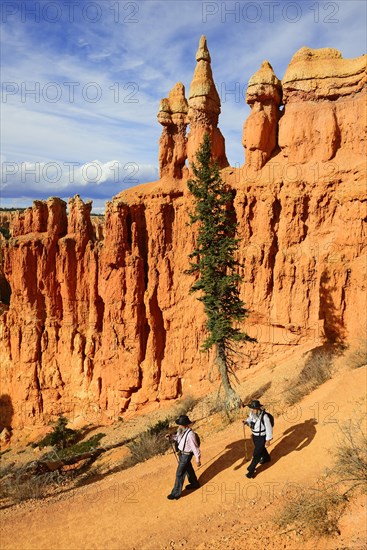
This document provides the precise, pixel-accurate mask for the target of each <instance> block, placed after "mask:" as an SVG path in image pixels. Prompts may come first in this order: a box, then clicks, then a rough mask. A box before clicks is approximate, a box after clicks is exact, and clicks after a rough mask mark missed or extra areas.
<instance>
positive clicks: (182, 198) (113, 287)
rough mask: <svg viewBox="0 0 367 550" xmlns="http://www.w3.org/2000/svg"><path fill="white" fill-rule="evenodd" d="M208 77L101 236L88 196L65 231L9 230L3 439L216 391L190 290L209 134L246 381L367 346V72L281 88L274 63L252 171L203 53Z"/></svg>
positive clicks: (291, 79) (317, 56)
mask: <svg viewBox="0 0 367 550" xmlns="http://www.w3.org/2000/svg"><path fill="white" fill-rule="evenodd" d="M197 62H198V64H197V68H196V70H195V74H194V79H193V82H192V85H191V88H190V94H189V100H188V102H187V101H186V99H185V95H184V87H183V85H182V84H178V85H176V86H175V87H174V89H173V90H172V91H171V93H170V94H169V97H168V98H167V99H166V100H163V101H162V103H161V106H160V111H159V116H158V120H159V122H160V123H161V124H162V125H163V126H164V128H163V134H162V138H161V141H160V152H159V162H160V170H161V176H162V179H161V180H159V181H158V182H153V183H150V184H146V185H141V186H138V187H136V188H133V189H131V190H129V191H125V192H122V193H120V194H119V195H118V196H117V197H115V198H114V199H113V200H112V201H111V202H110V203H108V205H107V209H106V217H105V225H104V227H103V230H102V229H101V224H100V223H99V224H98V225H96V224H92V222H91V204H84V203H83V201H82V200H81V199H80V198H79V197H78V196H76V197H74V198H73V199H71V200H70V201H69V205H68V214H67V213H66V204H65V203H64V201H62V200H60V199H56V198H51V199H49V200H48V201H35V203H34V205H33V207H32V208H30V209H28V210H26V211H25V212H24V213H22V214H19V215H18V216H17V217H16V218H13V219H12V222H11V226H12V227H11V230H12V235H13V237H12V238H11V239H9V240H7V241H5V240H4V239H3V240H2V242H1V244H2V258H3V267H2V269H3V271H1V270H0V278H1V279H2V284H1V286H0V288H1V298H2V301H3V305H2V309H1V311H2V314H1V317H0V360H1V365H2V366H1V394H2V395H1V396H0V405H1V424H2V425H1V426H0V429H1V427H4V426H5V425H9V423H10V424H11V425H12V426H13V427H22V426H25V425H29V424H35V423H37V422H41V423H44V422H46V421H47V420H48V419H50V418H55V416H57V415H59V414H61V413H64V414H66V415H67V416H68V417H75V416H77V415H81V416H84V418H85V419H86V421H87V420H90V418H91V417H93V419H94V420H95V419H96V418H98V419H99V420H100V421H108V420H109V419H116V418H117V417H118V416H119V415H121V414H123V413H124V412H125V411H127V410H129V411H134V410H137V409H140V408H142V407H143V406H144V407H147V406H148V405H149V406H155V405H156V404H157V403H159V402H161V401H164V400H169V399H175V398H176V397H178V396H179V395H182V394H184V395H187V394H195V393H203V392H205V391H207V389H208V387H209V384H210V383H209V381H208V379H207V373H208V369H209V366H208V365H210V361H211V357H210V356H208V355H207V354H202V353H201V352H200V350H199V348H200V345H201V343H202V341H203V339H204V316H203V311H202V309H201V304H200V303H199V302H198V301H197V300H196V297H195V296H190V295H189V288H190V286H191V284H192V279H191V277H189V276H188V275H185V274H184V271H185V269H187V267H188V254H189V253H190V251H191V250H192V247H193V244H194V234H193V233H192V231H191V229H190V228H189V227H188V226H187V222H188V210H189V209H190V205H191V199H190V196H189V194H188V191H187V187H186V180H187V177H188V168H187V167H186V166H185V162H186V158H188V159H189V161H191V160H192V159H193V157H194V152H195V151H196V149H197V147H198V144H199V143H200V141H201V139H202V136H203V135H204V133H205V131H207V132H209V133H210V135H211V136H212V140H213V156H214V157H215V158H217V159H218V162H219V163H220V165H221V166H222V167H223V171H222V174H223V178H224V179H225V180H226V181H227V182H228V184H229V185H230V186H231V187H232V188H233V192H234V207H235V212H236V216H237V220H238V222H239V236H240V239H241V242H240V250H239V256H240V259H241V260H242V261H243V263H244V268H243V269H242V274H243V277H244V279H243V285H242V289H241V293H242V297H243V299H244V300H245V302H246V304H247V306H248V307H249V308H250V310H251V316H250V317H249V318H248V320H247V321H246V324H245V327H244V328H245V329H246V330H247V331H248V332H249V333H250V334H251V335H252V336H255V337H256V338H257V340H258V343H257V344H252V345H249V346H247V347H246V348H245V349H244V350H243V352H244V356H243V357H242V359H241V361H240V364H239V367H240V368H243V369H244V368H246V367H249V366H251V364H253V363H254V362H256V361H258V360H259V359H264V358H270V357H271V358H273V360H274V361H276V360H277V357H280V356H281V355H284V353H288V352H289V351H290V350H293V349H294V347H295V346H304V347H305V348H307V347H309V348H311V347H314V346H316V345H318V344H320V343H321V342H324V341H326V340H327V341H332V342H340V343H345V342H348V339H349V338H350V337H351V336H352V335H353V336H355V335H358V334H361V335H362V334H364V327H365V326H366V321H367V320H366V308H365V288H366V257H365V247H366V235H365V226H364V225H363V220H364V218H365V199H366V196H365V195H366V187H365V177H366V172H365V158H364V153H365V149H366V130H365V119H366V107H365V96H366V93H365V90H366V69H365V67H366V56H364V57H361V58H357V59H353V60H345V59H343V58H342V56H341V54H340V52H338V51H337V50H332V49H322V50H311V49H308V48H302V49H301V50H300V51H299V52H297V53H296V55H295V56H294V57H293V59H292V60H291V63H290V65H289V67H288V69H287V71H286V74H285V76H284V79H283V81H282V82H281V81H279V79H278V78H277V77H276V76H275V74H274V72H273V70H272V68H271V65H270V64H269V63H268V62H264V63H263V65H262V67H261V69H260V70H259V71H258V72H257V73H256V74H255V75H254V76H253V77H252V78H251V79H250V81H249V88H248V93H247V98H246V99H247V102H248V103H249V104H250V105H251V107H252V112H251V114H250V116H249V118H248V120H247V121H246V123H245V127H244V139H243V143H244V147H245V154H246V163H245V164H244V166H243V167H242V168H240V169H235V168H232V167H229V166H228V162H227V159H226V155H225V147H224V139H223V136H222V134H221V133H220V130H219V129H218V127H217V123H218V116H219V113H220V102H219V96H218V94H217V92H216V90H215V86H214V81H213V77H212V73H211V68H210V54H209V51H208V49H207V45H206V40H205V37H202V39H201V40H200V44H199V50H198V53H197ZM188 123H189V124H190V131H189V134H188V135H187V136H186V125H187V124H188ZM3 289H5V290H3ZM8 304H10V305H8ZM240 374H241V373H240ZM214 378H215V375H214ZM9 419H10V420H9Z"/></svg>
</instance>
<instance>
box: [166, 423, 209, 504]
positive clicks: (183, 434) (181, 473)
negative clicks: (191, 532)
mask: <svg viewBox="0 0 367 550" xmlns="http://www.w3.org/2000/svg"><path fill="white" fill-rule="evenodd" d="M176 424H177V425H178V426H182V427H183V428H184V429H183V430H182V428H181V429H179V430H178V431H177V433H176V434H175V435H173V436H171V437H170V439H172V440H174V441H177V443H178V454H179V460H178V465H177V471H176V480H175V484H174V486H173V489H172V491H171V493H170V494H169V495H168V496H167V498H168V499H169V500H178V499H179V498H180V495H181V492H182V486H183V483H184V481H185V476H186V474H187V476H188V478H189V484H188V485H186V487H185V488H186V489H189V490H190V489H197V488H198V487H200V485H199V482H198V479H197V477H196V474H195V471H194V468H193V467H192V464H191V460H192V457H193V456H195V459H196V464H197V466H198V467H200V466H201V462H200V458H201V454H200V449H199V447H198V445H197V442H196V436H195V434H194V432H193V431H192V429H191V428H190V424H192V422H191V420H190V419H189V417H188V416H186V415H185V414H182V415H181V416H180V417H179V418H178V419H177V420H176Z"/></svg>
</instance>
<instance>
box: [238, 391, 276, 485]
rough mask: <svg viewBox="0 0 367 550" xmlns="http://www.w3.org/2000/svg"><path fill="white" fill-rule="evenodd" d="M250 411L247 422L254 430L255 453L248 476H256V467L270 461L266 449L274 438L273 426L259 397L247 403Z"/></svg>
mask: <svg viewBox="0 0 367 550" xmlns="http://www.w3.org/2000/svg"><path fill="white" fill-rule="evenodd" d="M247 406H248V407H249V409H251V411H250V415H249V417H248V419H247V420H246V421H245V420H243V422H246V424H248V425H249V426H250V428H251V431H252V440H253V442H254V446H255V448H254V454H253V457H252V461H251V464H250V466H249V467H248V468H247V470H248V473H247V474H246V477H249V478H251V477H254V473H255V468H256V466H257V465H258V464H259V463H260V464H265V462H270V455H269V453H268V451H267V449H266V447H269V445H270V441H271V440H272V438H273V427H272V425H271V422H270V418H269V416H268V415H267V413H266V412H265V410H264V409H263V407H264V405H262V404H261V403H260V401H259V400H258V399H254V400H253V401H251V403H249V404H248V405H247Z"/></svg>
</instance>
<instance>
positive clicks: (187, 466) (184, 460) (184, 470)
mask: <svg viewBox="0 0 367 550" xmlns="http://www.w3.org/2000/svg"><path fill="white" fill-rule="evenodd" d="M192 456H193V455H192V453H190V454H189V455H184V454H182V453H180V457H179V460H178V465H177V470H176V481H175V484H174V487H173V489H172V491H171V495H172V496H174V497H179V496H180V494H181V492H182V486H183V484H184V481H185V475H186V474H187V476H188V478H189V483H191V485H198V479H197V477H196V474H195V472H194V468H193V467H192V464H191V459H192Z"/></svg>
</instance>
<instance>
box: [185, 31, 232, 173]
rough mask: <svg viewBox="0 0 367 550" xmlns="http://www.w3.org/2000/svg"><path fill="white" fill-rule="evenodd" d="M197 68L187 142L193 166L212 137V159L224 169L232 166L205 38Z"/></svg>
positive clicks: (191, 95)
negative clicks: (200, 149)
mask: <svg viewBox="0 0 367 550" xmlns="http://www.w3.org/2000/svg"><path fill="white" fill-rule="evenodd" d="M196 61H197V65H196V68H195V72H194V77H193V79H192V82H191V86H190V92H189V112H188V118H189V122H190V133H189V135H188V139H187V156H188V159H189V164H191V163H192V162H193V161H195V155H196V151H197V150H198V148H199V146H200V144H201V143H202V141H203V137H204V134H205V133H208V134H209V136H210V138H211V142H212V155H213V158H214V159H216V160H217V162H218V164H219V166H220V167H221V168H225V167H226V166H228V161H227V157H226V153H225V144H224V137H223V136H222V133H221V131H220V130H219V128H218V127H217V125H218V118H219V114H220V99H219V95H218V92H217V89H216V87H215V84H214V79H213V74H212V69H211V65H210V63H211V58H210V53H209V50H208V47H207V44H206V38H205V36H202V37H201V38H200V42H199V48H198V51H197V53H196Z"/></svg>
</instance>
